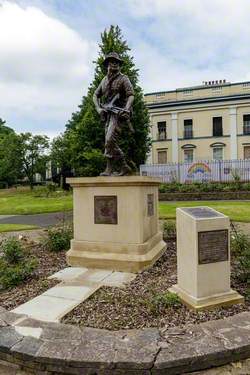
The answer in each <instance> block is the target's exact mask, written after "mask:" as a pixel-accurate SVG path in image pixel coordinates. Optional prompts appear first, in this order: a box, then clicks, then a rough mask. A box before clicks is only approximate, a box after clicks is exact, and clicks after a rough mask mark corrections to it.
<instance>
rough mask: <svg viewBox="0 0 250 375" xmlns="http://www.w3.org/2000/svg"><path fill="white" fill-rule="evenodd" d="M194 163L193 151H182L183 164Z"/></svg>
mask: <svg viewBox="0 0 250 375" xmlns="http://www.w3.org/2000/svg"><path fill="white" fill-rule="evenodd" d="M193 161H194V150H193V149H190V150H188V149H187V150H184V162H185V163H193Z"/></svg>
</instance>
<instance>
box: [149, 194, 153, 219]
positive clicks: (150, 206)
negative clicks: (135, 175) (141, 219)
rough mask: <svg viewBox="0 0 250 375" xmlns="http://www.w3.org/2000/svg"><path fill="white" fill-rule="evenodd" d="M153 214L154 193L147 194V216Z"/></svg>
mask: <svg viewBox="0 0 250 375" xmlns="http://www.w3.org/2000/svg"><path fill="white" fill-rule="evenodd" d="M153 215H154V194H148V216H153Z"/></svg>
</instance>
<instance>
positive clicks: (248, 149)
mask: <svg viewBox="0 0 250 375" xmlns="http://www.w3.org/2000/svg"><path fill="white" fill-rule="evenodd" d="M244 159H250V146H245V147H244Z"/></svg>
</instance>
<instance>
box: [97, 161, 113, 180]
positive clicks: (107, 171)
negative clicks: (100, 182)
mask: <svg viewBox="0 0 250 375" xmlns="http://www.w3.org/2000/svg"><path fill="white" fill-rule="evenodd" d="M111 174H112V164H111V160H110V159H107V166H106V169H105V171H104V172H102V173H100V176H111Z"/></svg>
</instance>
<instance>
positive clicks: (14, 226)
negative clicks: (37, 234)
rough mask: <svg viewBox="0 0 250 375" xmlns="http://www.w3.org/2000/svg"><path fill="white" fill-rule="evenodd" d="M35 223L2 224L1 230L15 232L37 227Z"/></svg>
mask: <svg viewBox="0 0 250 375" xmlns="http://www.w3.org/2000/svg"><path fill="white" fill-rule="evenodd" d="M36 228H37V227H36V226H35V225H23V224H0V233H1V232H15V231H20V230H30V229H36Z"/></svg>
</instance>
